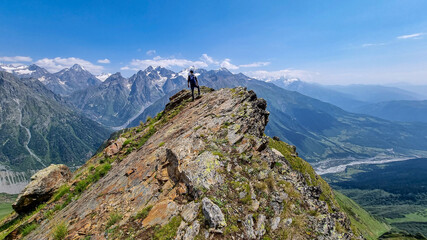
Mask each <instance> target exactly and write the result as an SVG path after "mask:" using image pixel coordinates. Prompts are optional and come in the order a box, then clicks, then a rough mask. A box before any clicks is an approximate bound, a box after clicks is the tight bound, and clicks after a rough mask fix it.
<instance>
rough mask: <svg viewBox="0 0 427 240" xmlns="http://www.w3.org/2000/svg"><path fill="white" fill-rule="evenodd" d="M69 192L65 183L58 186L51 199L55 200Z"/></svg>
mask: <svg viewBox="0 0 427 240" xmlns="http://www.w3.org/2000/svg"><path fill="white" fill-rule="evenodd" d="M69 192H70V187H69V186H68V185H67V184H64V185H62V186H61V187H59V189H58V190H57V191H56V193H55V195H53V201H54V202H56V201H58V200H59V199H61V198H62V196H64V195H65V194H67V193H69Z"/></svg>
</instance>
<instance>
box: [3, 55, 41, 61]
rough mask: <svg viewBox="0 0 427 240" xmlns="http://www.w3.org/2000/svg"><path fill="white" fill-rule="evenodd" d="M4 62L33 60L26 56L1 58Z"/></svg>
mask: <svg viewBox="0 0 427 240" xmlns="http://www.w3.org/2000/svg"><path fill="white" fill-rule="evenodd" d="M0 61H2V62H31V61H33V59H32V58H30V57H26V56H14V57H6V56H5V57H0Z"/></svg>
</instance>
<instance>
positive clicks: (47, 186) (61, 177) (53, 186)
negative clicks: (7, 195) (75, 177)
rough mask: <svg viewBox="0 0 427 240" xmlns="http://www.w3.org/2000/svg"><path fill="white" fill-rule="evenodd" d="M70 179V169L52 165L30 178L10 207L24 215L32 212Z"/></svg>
mask: <svg viewBox="0 0 427 240" xmlns="http://www.w3.org/2000/svg"><path fill="white" fill-rule="evenodd" d="M70 178H71V172H70V169H69V168H68V167H67V166H65V165H63V164H58V165H55V164H52V165H50V166H49V167H47V168H45V169H42V170H40V171H38V172H37V173H36V174H34V175H33V176H32V177H31V181H30V183H29V184H28V185H27V186H26V187H25V188H24V190H23V191H22V193H21V194H20V195H19V196H18V198H17V199H16V202H15V203H14V204H13V205H12V207H13V209H14V210H15V211H16V212H17V213H19V214H24V213H28V212H30V211H32V210H34V209H35V208H36V207H37V206H38V205H40V204H41V203H44V202H46V201H47V200H49V199H50V198H51V197H52V195H53V194H54V193H55V191H56V190H57V189H58V188H59V187H60V186H61V185H62V184H64V183H66V182H67V181H68V180H70Z"/></svg>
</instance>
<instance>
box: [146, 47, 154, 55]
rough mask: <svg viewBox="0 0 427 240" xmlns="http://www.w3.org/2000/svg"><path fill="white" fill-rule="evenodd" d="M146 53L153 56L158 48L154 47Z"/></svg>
mask: <svg viewBox="0 0 427 240" xmlns="http://www.w3.org/2000/svg"><path fill="white" fill-rule="evenodd" d="M146 54H147V55H148V56H153V55H155V54H156V50H154V49H151V50H148V51H147V52H146Z"/></svg>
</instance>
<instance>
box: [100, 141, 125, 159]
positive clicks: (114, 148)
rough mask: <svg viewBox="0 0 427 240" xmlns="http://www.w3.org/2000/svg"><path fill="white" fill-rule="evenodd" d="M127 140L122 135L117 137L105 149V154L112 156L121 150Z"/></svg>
mask: <svg viewBox="0 0 427 240" xmlns="http://www.w3.org/2000/svg"><path fill="white" fill-rule="evenodd" d="M125 141H126V138H122V137H121V138H119V139H117V140H116V141H112V142H111V144H110V145H109V146H108V147H106V148H105V150H104V153H105V155H107V156H108V157H111V156H113V155H115V154H117V153H118V152H120V150H121V149H122V147H123V144H124V143H125Z"/></svg>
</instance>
